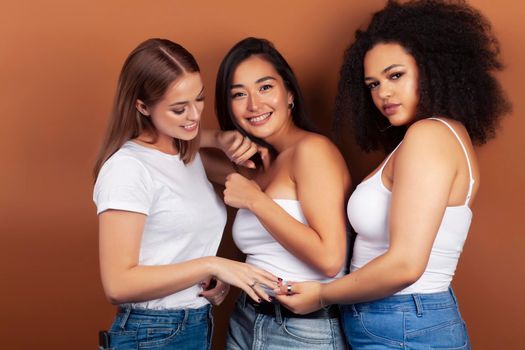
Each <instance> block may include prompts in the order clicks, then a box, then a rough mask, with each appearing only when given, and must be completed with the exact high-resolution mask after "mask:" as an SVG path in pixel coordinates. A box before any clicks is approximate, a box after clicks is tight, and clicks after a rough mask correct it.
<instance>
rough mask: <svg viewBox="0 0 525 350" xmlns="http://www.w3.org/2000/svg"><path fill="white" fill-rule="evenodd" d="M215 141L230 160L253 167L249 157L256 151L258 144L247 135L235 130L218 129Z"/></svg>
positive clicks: (253, 164)
mask: <svg viewBox="0 0 525 350" xmlns="http://www.w3.org/2000/svg"><path fill="white" fill-rule="evenodd" d="M217 143H218V145H219V148H220V149H221V150H222V151H223V152H224V153H225V154H226V156H227V157H228V158H229V159H230V160H231V161H232V162H234V163H235V164H238V165H241V166H244V167H247V168H250V169H255V163H254V162H253V161H252V160H250V158H251V157H252V156H253V155H254V154H255V153H257V150H258V146H257V144H256V143H255V142H253V141H252V140H250V139H249V138H248V137H247V136H244V135H242V134H241V133H240V132H238V131H237V130H228V131H220V132H218V134H217Z"/></svg>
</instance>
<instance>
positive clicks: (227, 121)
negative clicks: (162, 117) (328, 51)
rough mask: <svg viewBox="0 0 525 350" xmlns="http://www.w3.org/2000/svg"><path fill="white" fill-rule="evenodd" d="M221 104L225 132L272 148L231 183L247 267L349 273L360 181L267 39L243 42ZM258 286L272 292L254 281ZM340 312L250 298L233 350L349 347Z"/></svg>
mask: <svg viewBox="0 0 525 350" xmlns="http://www.w3.org/2000/svg"><path fill="white" fill-rule="evenodd" d="M215 101H216V111H217V116H218V118H219V123H220V126H221V128H222V129H223V130H235V129H237V130H240V131H241V132H242V133H243V134H245V135H247V136H249V138H250V139H252V140H255V141H256V142H258V143H259V144H260V145H263V146H266V147H268V148H269V150H270V151H269V152H268V153H266V152H261V158H262V166H261V167H259V168H258V169H257V170H255V171H252V172H251V173H249V174H246V173H245V174H244V175H245V176H243V175H241V174H239V173H232V174H230V175H228V176H227V178H226V189H225V191H224V200H225V202H226V203H227V204H228V205H230V206H233V207H236V208H239V210H238V212H237V215H236V217H235V222H234V225H233V237H234V240H235V243H236V244H237V246H238V247H239V248H240V249H241V250H242V251H243V252H244V253H245V254H246V255H247V258H246V262H247V263H248V264H250V265H253V266H257V267H259V268H261V269H264V270H266V271H269V272H271V273H272V274H274V275H276V276H278V277H280V278H282V279H283V280H285V281H288V280H293V281H305V280H314V281H324V282H326V281H331V280H333V279H334V278H335V277H340V276H342V275H343V273H344V267H343V266H344V262H345V255H346V227H345V216H344V210H343V206H344V202H345V200H346V194H347V192H348V189H349V186H350V176H349V174H348V171H347V169H346V165H345V162H344V160H343V158H342V156H341V154H340V153H339V151H338V150H337V148H336V147H335V146H334V145H333V144H332V143H331V142H330V141H329V140H328V139H327V138H325V137H323V136H321V135H319V134H317V133H314V132H312V131H311V128H310V127H309V124H308V122H307V120H306V115H305V114H306V113H305V105H304V101H303V98H302V94H301V91H300V89H299V85H298V83H297V79H296V77H295V75H294V74H293V72H292V69H291V68H290V66H289V65H288V63H287V62H286V61H285V59H284V58H283V57H282V56H281V55H280V54H279V52H278V51H277V50H276V49H275V48H274V47H273V45H272V44H271V43H270V42H268V41H267V40H264V39H256V38H247V39H244V40H242V41H240V42H239V43H237V44H236V45H235V46H234V47H233V48H232V49H231V50H230V51H229V52H228V54H227V55H226V57H225V58H224V60H223V61H222V63H221V66H220V68H219V73H218V76H217V85H216V99H215ZM226 170H227V171H229V172H232V171H233V169H232V168H230V169H226ZM267 287H270V289H271V288H272V287H271V286H267ZM253 288H254V289H256V290H259V289H265V286H264V285H263V284H262V282H261V281H254V283H253ZM338 316H339V313H338V309H337V308H336V307H331V308H327V309H323V310H320V311H315V312H312V313H309V314H305V315H299V314H295V313H293V312H291V311H290V310H288V309H287V308H285V307H283V306H282V305H281V304H279V303H278V302H272V303H266V302H262V303H254V302H252V301H250V300H249V298H246V295H245V294H244V293H242V294H241V296H240V297H239V299H238V300H237V302H236V305H235V310H234V312H233V315H232V317H231V319H230V328H229V335H228V340H227V348H228V349H237V350H245V349H268V350H272V349H285V348H291V349H317V350H318V349H332V350H333V349H345V348H346V345H345V342H344V338H343V335H342V330H341V328H340V324H339V319H338Z"/></svg>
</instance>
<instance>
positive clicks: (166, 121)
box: [136, 72, 204, 143]
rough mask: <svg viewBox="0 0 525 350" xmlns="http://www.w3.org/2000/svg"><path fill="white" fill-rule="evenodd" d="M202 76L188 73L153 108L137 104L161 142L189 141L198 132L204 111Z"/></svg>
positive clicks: (169, 88)
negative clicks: (155, 130)
mask: <svg viewBox="0 0 525 350" xmlns="http://www.w3.org/2000/svg"><path fill="white" fill-rule="evenodd" d="M203 89H204V87H203V83H202V78H201V75H200V73H198V72H197V73H186V74H184V75H182V76H181V77H180V78H179V79H177V80H175V81H174V82H173V83H172V84H171V85H170V86H169V87H168V89H167V91H166V93H165V94H164V97H163V98H162V99H161V100H160V101H159V102H157V103H156V104H155V105H153V106H146V105H144V103H143V102H142V101H140V100H137V103H136V107H137V109H138V110H139V112H141V113H142V114H144V115H147V116H149V117H150V118H151V121H152V123H153V125H154V126H155V128H156V129H157V132H158V138H159V139H158V140H159V141H158V142H159V143H164V142H169V143H171V140H172V139H173V138H175V139H179V140H183V141H189V140H192V139H194V138H195V137H196V136H197V134H198V132H199V124H200V119H201V114H202V110H203V108H204V91H203Z"/></svg>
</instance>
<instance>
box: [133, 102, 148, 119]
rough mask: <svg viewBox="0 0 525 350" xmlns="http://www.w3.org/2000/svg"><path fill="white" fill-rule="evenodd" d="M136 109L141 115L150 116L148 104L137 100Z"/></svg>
mask: <svg viewBox="0 0 525 350" xmlns="http://www.w3.org/2000/svg"><path fill="white" fill-rule="evenodd" d="M135 108H136V109H137V111H139V113H140V114H142V115H146V116H149V112H148V106H146V104H145V103H144V102H142V101H141V100H139V99H137V100H136V101H135Z"/></svg>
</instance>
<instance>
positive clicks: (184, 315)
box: [117, 304, 211, 328]
mask: <svg viewBox="0 0 525 350" xmlns="http://www.w3.org/2000/svg"><path fill="white" fill-rule="evenodd" d="M210 313H211V305H210V304H208V305H205V306H203V307H200V308H198V309H167V310H154V309H139V308H132V307H130V306H127V305H123V306H119V307H118V309H117V317H118V318H119V319H120V322H119V325H120V327H121V328H124V326H125V325H126V322H127V321H128V320H129V319H135V318H140V319H155V320H158V321H161V322H166V323H168V322H189V323H192V322H198V321H201V320H202V319H205V318H207V317H208V315H210Z"/></svg>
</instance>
